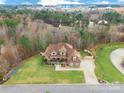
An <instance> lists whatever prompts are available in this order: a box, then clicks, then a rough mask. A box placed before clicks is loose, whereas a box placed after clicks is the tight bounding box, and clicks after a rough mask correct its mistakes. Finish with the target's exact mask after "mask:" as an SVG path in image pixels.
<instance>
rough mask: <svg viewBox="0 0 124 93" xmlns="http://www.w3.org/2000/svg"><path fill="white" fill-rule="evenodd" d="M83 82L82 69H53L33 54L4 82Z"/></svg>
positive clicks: (40, 57)
mask: <svg viewBox="0 0 124 93" xmlns="http://www.w3.org/2000/svg"><path fill="white" fill-rule="evenodd" d="M70 83H84V77H83V72H82V71H62V72H57V71H55V69H54V67H53V66H48V65H45V64H44V61H43V57H42V56H40V55H37V56H33V57H31V58H29V59H27V60H26V62H25V64H23V65H22V67H20V69H18V71H17V72H16V74H15V75H14V76H13V77H12V78H11V79H9V80H8V81H7V82H6V83H5V84H70Z"/></svg>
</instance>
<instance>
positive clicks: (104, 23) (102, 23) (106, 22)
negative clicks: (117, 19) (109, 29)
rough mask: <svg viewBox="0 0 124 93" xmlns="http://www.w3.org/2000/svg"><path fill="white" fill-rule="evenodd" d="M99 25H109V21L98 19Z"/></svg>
mask: <svg viewBox="0 0 124 93" xmlns="http://www.w3.org/2000/svg"><path fill="white" fill-rule="evenodd" d="M98 25H108V21H106V20H100V21H98Z"/></svg>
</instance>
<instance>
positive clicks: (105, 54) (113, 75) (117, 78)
mask: <svg viewBox="0 0 124 93" xmlns="http://www.w3.org/2000/svg"><path fill="white" fill-rule="evenodd" d="M118 48H124V43H110V44H103V45H100V46H98V48H97V49H96V59H95V60H96V61H95V62H96V63H95V64H96V75H97V77H98V79H100V80H105V81H108V82H110V83H124V75H123V74H121V73H120V72H119V71H118V70H117V69H116V68H115V67H114V65H113V64H112V62H111V60H110V55H111V53H112V51H114V50H116V49H118Z"/></svg>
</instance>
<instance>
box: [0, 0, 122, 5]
mask: <svg viewBox="0 0 124 93" xmlns="http://www.w3.org/2000/svg"><path fill="white" fill-rule="evenodd" d="M71 3H72V4H78V3H83V4H116V3H120V4H124V0H0V4H43V5H55V4H71Z"/></svg>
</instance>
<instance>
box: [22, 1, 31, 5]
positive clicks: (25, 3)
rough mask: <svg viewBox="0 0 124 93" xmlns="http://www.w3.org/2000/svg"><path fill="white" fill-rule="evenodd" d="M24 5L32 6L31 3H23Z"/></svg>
mask: <svg viewBox="0 0 124 93" xmlns="http://www.w3.org/2000/svg"><path fill="white" fill-rule="evenodd" d="M22 5H32V3H30V2H24V3H22Z"/></svg>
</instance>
